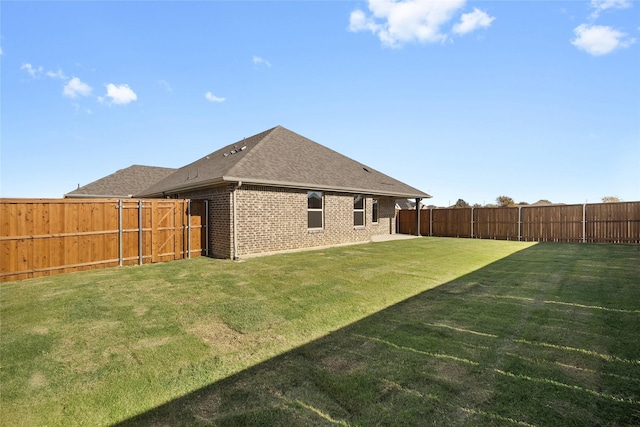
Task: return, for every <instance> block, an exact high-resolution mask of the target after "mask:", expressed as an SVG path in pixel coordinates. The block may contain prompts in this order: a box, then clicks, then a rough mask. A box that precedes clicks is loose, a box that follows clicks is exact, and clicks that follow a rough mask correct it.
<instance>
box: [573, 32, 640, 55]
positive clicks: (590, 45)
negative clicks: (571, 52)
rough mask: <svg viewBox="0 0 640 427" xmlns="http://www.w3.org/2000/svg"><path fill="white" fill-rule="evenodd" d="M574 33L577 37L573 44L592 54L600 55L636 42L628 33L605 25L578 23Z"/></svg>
mask: <svg viewBox="0 0 640 427" xmlns="http://www.w3.org/2000/svg"><path fill="white" fill-rule="evenodd" d="M573 33H574V34H575V35H576V37H575V38H574V39H573V40H571V44H572V45H574V46H575V47H577V48H578V49H580V50H584V51H585V52H587V53H588V54H590V55H593V56H600V55H606V54H608V53H611V52H613V51H614V50H616V49H623V48H626V47H629V46H631V45H632V44H633V43H635V41H636V39H635V38H632V37H629V36H628V34H626V33H623V32H620V31H618V30H615V29H613V28H611V27H608V26H604V25H588V24H581V25H578V26H577V27H576V28H575V29H574V30H573Z"/></svg>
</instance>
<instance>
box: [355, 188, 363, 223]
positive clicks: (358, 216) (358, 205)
mask: <svg viewBox="0 0 640 427" xmlns="http://www.w3.org/2000/svg"><path fill="white" fill-rule="evenodd" d="M353 225H354V227H363V226H364V197H363V196H362V195H357V196H355V197H354V198H353Z"/></svg>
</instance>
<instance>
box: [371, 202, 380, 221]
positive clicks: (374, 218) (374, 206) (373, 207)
mask: <svg viewBox="0 0 640 427" xmlns="http://www.w3.org/2000/svg"><path fill="white" fill-rule="evenodd" d="M371 222H372V223H373V224H377V223H378V199H372V200H371Z"/></svg>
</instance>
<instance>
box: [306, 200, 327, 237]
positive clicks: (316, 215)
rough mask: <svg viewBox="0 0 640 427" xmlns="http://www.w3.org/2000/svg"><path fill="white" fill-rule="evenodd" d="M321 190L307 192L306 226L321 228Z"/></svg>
mask: <svg viewBox="0 0 640 427" xmlns="http://www.w3.org/2000/svg"><path fill="white" fill-rule="evenodd" d="M323 205H324V204H323V197H322V191H309V192H307V228H309V229H310V230H321V229H322V228H323V227H324V212H323Z"/></svg>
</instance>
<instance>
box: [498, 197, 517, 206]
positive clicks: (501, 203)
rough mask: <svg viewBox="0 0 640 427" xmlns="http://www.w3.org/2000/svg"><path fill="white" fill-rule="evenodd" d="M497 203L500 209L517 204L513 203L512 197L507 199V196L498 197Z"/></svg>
mask: <svg viewBox="0 0 640 427" xmlns="http://www.w3.org/2000/svg"><path fill="white" fill-rule="evenodd" d="M496 203H497V204H498V206H500V207H503V208H504V207H508V206H515V205H516V202H514V201H513V199H512V198H511V197H507V196H498V197H496Z"/></svg>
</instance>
